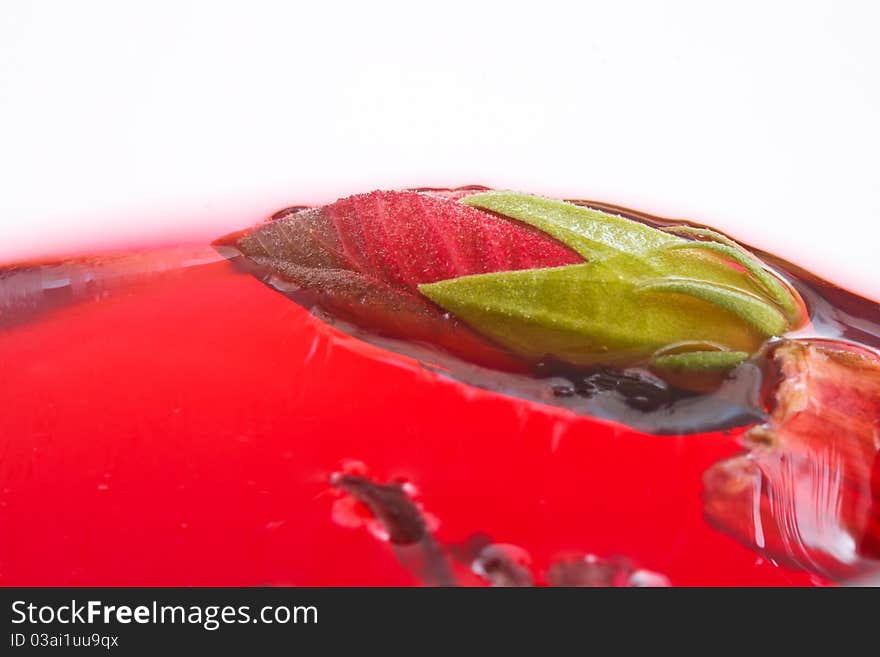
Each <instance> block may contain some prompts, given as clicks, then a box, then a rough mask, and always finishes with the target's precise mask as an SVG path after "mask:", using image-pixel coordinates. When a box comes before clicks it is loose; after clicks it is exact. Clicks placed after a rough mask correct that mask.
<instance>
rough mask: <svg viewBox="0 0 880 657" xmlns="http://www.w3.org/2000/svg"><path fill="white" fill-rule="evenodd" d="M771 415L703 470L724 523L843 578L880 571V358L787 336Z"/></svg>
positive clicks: (759, 545)
mask: <svg viewBox="0 0 880 657" xmlns="http://www.w3.org/2000/svg"><path fill="white" fill-rule="evenodd" d="M774 362H775V363H776V365H777V366H778V367H779V369H780V372H781V375H782V381H781V383H780V384H779V389H778V390H777V392H776V406H775V408H774V410H773V413H772V415H771V419H770V421H769V422H768V423H767V424H765V425H761V426H757V427H755V428H753V429H751V430H750V431H749V432H747V433H746V434H745V437H746V440H747V446H748V447H749V448H750V451H749V452H748V453H747V454H744V455H742V456H738V457H736V458H732V459H729V460H726V461H723V462H721V463H718V464H716V465H715V466H713V467H712V468H710V469H709V470H708V471H707V472H706V474H705V475H704V484H705V493H704V503H705V512H706V516H707V518H708V519H709V521H710V522H711V523H712V524H714V525H715V526H716V527H718V528H720V529H722V530H723V531H726V532H728V533H730V534H732V535H733V536H734V537H736V538H737V539H738V540H740V541H741V542H743V543H745V544H746V545H748V546H750V547H752V548H753V549H755V550H757V551H758V552H760V553H762V554H764V555H766V556H767V557H769V558H771V559H774V560H776V561H778V562H780V563H784V564H787V565H793V566H796V567H801V568H805V569H807V570H810V571H812V572H815V573H817V574H820V575H823V576H827V577H830V578H832V579H837V580H844V579H848V578H852V577H855V576H863V575H866V574H868V573H871V572H872V571H874V570H880V458H878V452H880V358H878V356H877V355H876V354H874V353H872V352H869V351H867V350H862V349H860V348H858V347H844V346H842V345H841V344H840V343H834V345H831V343H826V342H823V341H821V340H817V341H812V342H801V341H793V340H792V341H785V342H783V343H781V345H780V346H778V347H777V348H776V350H775V352H774Z"/></svg>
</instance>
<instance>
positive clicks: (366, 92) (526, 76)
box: [0, 0, 880, 297]
mask: <svg viewBox="0 0 880 657" xmlns="http://www.w3.org/2000/svg"><path fill="white" fill-rule="evenodd" d="M878 6H880V5H878V3H876V2H871V1H865V2H833V3H832V2H791V3H784V2H766V1H765V2H755V3H750V2H735V3H733V2H731V3H723V4H722V3H710V2H671V3H653V2H621V1H614V2H611V1H607V0H606V1H603V2H556V1H551V0H539V1H536V2H529V3H517V2H515V1H513V0H510V1H509V2H505V3H495V2H478V1H476V0H472V1H470V2H458V1H448V0H447V1H440V2H434V3H429V4H428V3H416V2H383V1H378V0H371V1H370V2H363V3H342V2H336V1H333V2H331V1H326V0H325V1H323V2H321V1H320V0H314V1H313V2H309V3H297V2H284V3H280V2H279V3H262V2H254V1H250V2H241V3H232V2H204V3H200V2H182V1H175V2H167V3H160V2H155V1H154V2H143V3H132V2H118V1H105V2H84V1H81V0H80V1H77V2H39V1H33V2H27V1H20V0H0V261H9V260H11V259H13V258H17V257H25V256H35V255H40V254H45V253H54V252H59V251H62V250H64V249H70V248H74V247H76V248H80V247H82V248H85V247H90V246H91V247H93V248H95V247H98V246H100V247H102V248H106V247H109V246H113V245H118V244H121V243H123V240H124V239H125V238H133V239H136V240H138V241H140V242H157V241H168V240H169V239H177V238H180V237H184V236H186V237H193V236H195V237H205V238H207V237H210V236H214V235H216V234H218V233H219V232H222V231H224V230H229V229H234V228H240V227H243V226H245V225H248V224H251V223H253V222H255V221H256V220H258V219H260V218H262V216H263V215H266V214H268V213H270V212H271V211H273V210H275V209H277V208H279V207H282V206H284V205H290V204H296V203H317V202H324V201H330V200H333V199H334V198H336V197H337V196H341V195H347V194H350V193H354V192H358V191H366V190H369V189H372V188H379V187H400V186H415V185H434V186H446V185H460V184H467V183H482V184H486V185H490V186H496V187H509V188H519V189H522V190H526V191H534V192H540V193H545V194H551V195H559V196H568V197H588V198H595V199H600V200H605V201H610V202H616V203H620V204H624V205H630V206H634V207H636V208H640V209H644V210H647V211H652V212H655V213H658V214H664V215H667V216H683V217H688V218H691V219H695V220H699V221H703V222H705V223H709V224H711V225H714V226H717V227H719V228H721V229H723V230H725V231H727V232H730V233H732V234H733V235H734V236H736V237H740V238H742V239H745V240H748V241H751V242H752V243H755V244H757V245H759V246H764V247H767V248H769V249H770V250H774V251H776V252H778V253H780V254H782V255H785V256H787V257H789V258H790V259H793V260H795V261H798V262H800V263H802V264H804V265H806V266H808V267H809V268H811V269H814V270H816V271H818V272H819V273H821V274H823V275H825V276H827V277H830V278H832V279H834V280H836V281H838V282H841V283H843V284H845V285H848V286H850V287H853V288H855V289H857V290H860V291H862V292H865V293H868V294H871V295H872V296H874V297H877V296H878V295H880V253H878V251H880V249H878V247H877V244H878V236H880V229H878V227H877V226H878V223H880V166H878V153H880V38H878V35H877V34H878V25H880V20H878V19H880V10H878V9H877V7H878Z"/></svg>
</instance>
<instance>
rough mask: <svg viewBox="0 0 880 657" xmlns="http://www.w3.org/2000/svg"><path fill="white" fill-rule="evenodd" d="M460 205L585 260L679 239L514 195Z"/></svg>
mask: <svg viewBox="0 0 880 657" xmlns="http://www.w3.org/2000/svg"><path fill="white" fill-rule="evenodd" d="M462 203H465V204H467V205H470V206H473V207H477V208H482V209H484V210H491V211H492V212H497V213H498V214H502V215H504V216H506V217H511V218H513V219H517V220H519V221H522V222H525V223H527V224H529V225H531V226H535V227H536V228H540V229H541V230H543V231H545V232H547V233H548V234H550V235H552V236H553V237H556V238H557V239H558V240H560V241H561V242H563V243H564V244H567V245H568V246H570V247H571V248H572V249H574V250H575V251H577V252H578V253H580V254H581V255H582V256H584V258H586V259H588V260H592V259H595V258H597V257H602V256H607V255H612V254H614V253H618V252H625V253H632V254H639V253H644V252H645V251H648V250H650V249H654V248H656V247H658V246H661V245H663V244H668V243H671V242H675V241H676V240H677V239H679V238H676V237H674V236H672V235H668V234H666V233H664V232H662V231H659V230H656V229H654V228H651V227H650V226H646V225H644V224H640V223H638V222H635V221H631V220H629V219H624V218H623V217H620V216H616V215H612V214H608V213H607V212H600V211H599V210H592V209H590V208H585V207H583V206H580V205H574V204H573V203H567V202H565V201H557V200H555V199H549V198H543V197H540V196H531V195H528V194H519V193H516V192H484V193H482V194H474V195H472V196H467V197H465V198H463V199H462Z"/></svg>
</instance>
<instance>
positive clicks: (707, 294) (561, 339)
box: [217, 192, 806, 379]
mask: <svg viewBox="0 0 880 657" xmlns="http://www.w3.org/2000/svg"><path fill="white" fill-rule="evenodd" d="M676 233H678V234H676ZM217 244H218V246H220V247H221V248H229V247H233V248H234V251H233V252H232V253H233V255H238V254H241V255H243V256H245V257H246V258H247V260H248V261H249V263H250V264H251V265H252V266H255V267H256V268H257V272H258V274H259V275H260V276H262V277H263V278H264V280H267V281H268V282H269V283H270V284H271V285H273V286H275V287H276V288H278V289H280V290H282V291H285V292H288V293H291V294H297V293H303V292H306V293H308V294H310V295H311V298H312V300H313V301H314V302H316V303H317V304H318V305H321V306H323V307H324V308H325V309H327V310H329V311H330V312H331V313H335V314H337V315H340V316H341V317H343V318H345V319H349V320H351V321H354V322H356V323H358V324H360V325H362V326H366V327H368V328H372V329H374V330H377V331H380V332H383V333H385V334H388V335H393V336H396V337H402V338H405V339H409V340H415V341H423V342H429V343H431V344H435V345H437V346H440V347H442V348H444V349H447V350H448V351H451V352H453V353H455V354H457V355H460V356H462V357H464V358H466V359H469V360H472V361H475V362H478V363H481V364H489V365H491V366H494V367H501V368H505V369H516V368H517V367H520V368H527V367H531V366H533V365H534V364H535V363H538V362H541V361H542V360H545V359H547V358H552V359H555V360H557V361H560V362H563V363H567V364H569V365H571V366H575V367H593V366H611V367H620V368H622V367H632V366H642V367H650V368H652V369H654V370H655V371H656V372H657V373H658V374H660V375H661V376H664V377H669V378H672V379H675V378H676V377H678V376H679V375H680V374H681V373H682V372H685V373H686V372H698V373H701V374H705V373H707V372H708V373H717V372H722V373H723V372H726V371H727V370H729V369H731V368H732V367H734V366H736V365H737V364H739V363H741V362H742V361H744V360H746V359H748V358H749V357H750V356H751V355H753V354H755V353H756V352H757V351H758V350H759V349H760V347H761V345H762V344H763V343H764V341H765V340H766V339H767V338H769V337H772V336H779V335H782V334H784V333H786V332H787V331H790V330H792V329H794V328H797V327H799V326H801V325H802V324H803V323H804V322H805V321H806V315H805V312H804V305H803V302H802V301H801V299H800V297H799V296H798V294H797V293H796V292H795V291H794V290H793V289H792V288H791V287H790V286H789V285H788V284H787V283H785V282H784V281H782V280H781V279H780V278H778V277H777V276H776V275H775V274H774V273H773V272H771V271H770V270H769V269H768V268H767V267H766V265H765V264H764V263H762V262H761V261H760V260H758V259H757V258H756V257H755V256H753V255H752V254H750V253H749V252H748V251H746V250H745V249H743V248H742V247H740V246H739V245H737V244H736V243H734V242H732V241H731V240H729V239H728V238H726V237H724V236H722V235H720V234H718V233H715V232H714V231H710V230H708V229H694V228H692V227H687V226H683V227H674V228H672V229H667V230H662V229H658V228H654V227H651V226H648V225H646V224H643V223H639V222H637V221H633V220H630V219H626V218H623V217H620V216H616V215H612V214H608V213H606V212H601V211H598V210H593V209H589V208H585V207H580V206H577V205H574V204H572V203H567V202H564V201H557V200H552V199H545V198H539V197H535V196H528V195H524V194H517V193H512V192H483V193H476V194H470V195H466V196H464V197H462V198H460V199H454V198H442V197H438V196H433V195H428V194H422V193H417V192H373V193H372V194H367V195H361V196H354V197H350V198H348V199H343V200H341V201H337V202H336V203H333V204H331V205H328V206H326V207H323V208H317V209H312V210H301V211H295V212H291V213H289V214H283V215H282V216H280V217H277V218H275V219H274V220H273V221H270V222H268V223H265V224H262V225H260V226H257V227H256V228H254V229H252V230H250V231H245V232H244V233H239V234H235V235H232V236H229V237H227V238H223V239H222V240H220V241H218V243H217Z"/></svg>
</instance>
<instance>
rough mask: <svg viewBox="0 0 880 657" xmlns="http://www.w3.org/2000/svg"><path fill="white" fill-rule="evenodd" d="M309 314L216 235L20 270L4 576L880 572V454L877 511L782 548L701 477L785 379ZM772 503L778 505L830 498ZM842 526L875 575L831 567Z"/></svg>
mask: <svg viewBox="0 0 880 657" xmlns="http://www.w3.org/2000/svg"><path fill="white" fill-rule="evenodd" d="M588 204H589V205H591V206H593V207H599V208H600V209H601V208H602V206H601V205H600V204H594V203H588ZM613 209H614V211H616V212H622V213H623V214H625V215H627V216H630V217H632V218H635V219H637V220H640V221H645V222H647V223H650V224H653V225H659V224H660V223H662V222H661V221H660V220H657V219H656V218H653V217H649V216H646V215H641V214H637V213H632V212H630V211H626V210H622V209H619V208H613ZM760 255H761V256H762V257H763V258H764V259H765V260H766V261H767V262H769V263H771V264H772V265H773V266H774V267H775V268H776V269H777V270H779V271H780V272H781V273H782V274H784V275H785V276H786V277H787V278H788V280H789V281H791V283H792V284H793V285H794V287H795V288H796V289H797V291H798V292H799V293H800V294H801V296H802V297H803V298H804V299H805V300H806V302H807V304H808V306H809V309H810V312H811V319H812V325H811V328H810V329H809V331H805V332H804V337H808V336H821V337H830V338H840V339H844V340H846V341H848V342H851V343H854V344H857V345H861V346H863V347H865V348H867V349H868V350H869V351H870V350H873V349H876V348H878V347H880V308H878V305H877V304H876V303H874V302H872V301H869V300H866V299H862V298H860V297H858V296H856V295H853V294H851V293H849V292H847V291H845V290H841V289H839V288H837V287H835V286H833V285H831V284H829V283H827V282H825V281H822V280H820V279H818V278H816V277H814V276H812V275H810V274H809V273H808V272H806V271H804V270H802V269H799V268H796V267H794V266H792V265H790V264H789V263H785V262H783V261H781V260H779V259H777V258H774V257H773V256H771V255H769V254H763V253H762V254H760ZM298 301H300V303H297V302H295V301H293V300H291V299H290V298H288V297H287V296H284V295H282V294H279V293H278V291H276V290H274V289H272V288H271V287H269V286H267V285H265V284H263V283H262V282H261V281H260V280H259V279H258V278H256V277H254V276H252V275H250V274H249V273H247V271H242V270H241V267H239V266H236V264H235V263H233V262H230V261H228V260H226V259H224V258H223V257H221V256H220V255H219V254H218V253H217V252H216V251H215V250H214V249H213V248H211V247H209V246H207V245H206V246H194V247H180V248H175V249H162V250H155V251H138V252H134V251H133V252H131V253H123V254H117V255H112V256H102V257H95V258H81V259H76V260H68V261H63V260H62V261H57V262H51V263H42V264H33V263H32V264H21V265H11V266H7V267H6V268H4V270H3V272H2V273H0V309H2V313H0V362H2V364H3V371H4V377H3V378H2V379H0V399H3V400H4V409H5V412H4V413H3V416H2V419H0V455H2V456H0V526H2V527H4V528H5V529H6V531H5V537H4V539H3V540H2V542H0V583H2V584H3V585H233V586H234V585H303V586H308V585H315V586H325V585H408V584H439V585H448V584H474V585H479V584H523V585H526V584H528V585H531V584H539V585H543V584H557V585H558V584H561V585H575V584H607V585H645V584H666V583H671V584H674V585H705V584H710V585H786V584H793V585H805V584H825V583H830V582H831V581H832V579H830V578H834V579H841V578H847V577H855V576H862V575H870V574H871V573H872V572H873V569H874V564H875V562H876V561H877V560H880V550H878V548H877V542H876V541H875V542H874V543H871V540H869V539H870V537H872V536H873V537H876V535H877V534H876V532H877V527H878V522H877V518H878V511H877V502H876V501H877V499H878V496H880V492H878V491H880V489H878V485H880V484H878V482H880V477H878V476H877V475H876V472H877V470H878V466H877V463H878V459H877V456H876V451H877V450H876V448H875V449H874V451H873V452H871V451H870V450H867V451H862V452H859V453H858V454H856V456H854V457H853V458H856V459H858V461H859V463H860V464H861V465H860V469H858V468H857V469H853V468H849V469H847V468H842V467H841V468H839V469H838V470H837V471H839V472H843V473H844V474H846V473H852V472H856V470H858V472H859V473H861V474H860V475H859V476H861V478H862V479H861V480H860V483H859V485H858V486H855V487H850V488H849V489H847V490H849V491H850V492H849V493H847V494H846V495H844V494H843V493H839V494H837V496H836V497H835V496H834V494H828V493H827V491H826V493H825V495H826V497H825V498H823V499H822V500H821V502H822V505H823V507H822V509H823V513H824V515H822V518H823V519H825V520H827V519H829V518H840V517H843V516H846V517H847V518H851V517H853V512H852V509H857V510H858V512H857V513H856V514H855V516H857V519H858V522H856V523H855V524H853V522H850V521H849V520H847V521H845V522H844V521H841V522H839V523H837V524H836V525H835V526H834V531H837V532H838V534H840V535H839V536H836V537H829V536H826V535H823V534H822V531H823V528H824V526H820V527H819V528H818V529H816V531H817V532H818V535H817V536H810V537H807V538H808V540H807V543H808V545H807V546H806V547H807V549H806V550H804V551H802V552H799V553H796V554H795V553H792V554H789V555H785V554H779V553H776V552H773V551H772V550H770V551H768V550H767V549H766V547H767V546H768V545H771V543H772V541H769V540H767V539H766V537H765V538H764V539H761V540H759V538H758V537H756V534H755V532H754V531H751V533H749V532H748V531H737V530H736V529H735V527H739V525H741V524H742V523H743V522H746V521H747V520H748V519H746V520H743V518H742V517H740V516H736V517H731V518H724V517H722V518H721V519H720V521H719V518H718V516H717V513H716V515H715V516H713V517H712V518H711V520H712V524H710V523H709V522H707V519H706V516H705V512H706V509H704V506H706V505H709V506H711V505H712V503H713V502H714V501H716V498H714V497H713V495H714V491H713V489H712V488H711V485H710V486H709V488H708V489H707V488H706V487H705V486H704V476H705V475H706V473H707V472H711V471H712V469H713V467H717V464H719V463H722V462H725V461H727V460H729V459H735V458H741V456H742V455H743V453H744V450H745V448H744V446H743V444H742V442H741V439H742V436H743V434H744V433H745V432H746V431H747V430H748V429H749V428H750V427H752V426H753V425H755V424H756V423H761V422H764V421H766V420H767V419H768V410H769V409H768V408H765V407H764V406H763V405H762V403H761V402H760V399H763V397H761V395H763V394H764V393H765V392H766V390H765V388H766V386H767V385H768V382H769V379H768V376H770V375H768V373H767V372H763V371H759V370H758V368H751V369H749V368H746V369H743V370H742V371H739V372H738V374H737V375H736V376H734V377H732V378H731V379H730V380H728V381H727V382H726V384H725V385H724V386H723V387H722V388H720V389H719V390H718V391H716V392H714V393H711V394H695V393H693V392H688V391H684V390H681V389H678V388H676V387H675V386H669V385H665V384H662V383H658V382H657V381H655V380H654V379H652V378H650V377H642V376H640V375H635V374H633V373H630V374H628V375H627V374H622V373H621V372H617V371H614V370H607V369H601V368H599V369H591V370H573V369H571V368H568V367H566V366H564V365H559V364H558V363H553V362H543V363H540V364H539V366H538V367H537V368H536V369H533V370H531V371H528V372H525V373H522V372H520V373H515V372H514V373H511V372H509V371H502V370H498V369H493V368H491V367H481V366H478V365H475V364H473V363H470V362H466V361H464V360H462V359H460V358H457V357H456V356H454V355H450V354H449V353H446V352H444V351H442V350H438V349H436V348H435V347H432V346H431V345H429V344H425V343H420V344H412V343H408V342H405V341H401V340H399V339H390V338H389V337H388V336H383V335H380V334H376V333H373V332H370V331H369V330H365V329H363V328H362V327H360V328H359V327H356V326H354V325H352V324H351V323H347V322H345V321H340V320H339V319H338V318H334V317H332V316H328V315H327V314H326V313H324V312H322V311H321V310H320V309H315V308H312V307H311V306H310V305H309V303H308V300H307V299H303V298H298ZM313 311H314V312H313ZM872 353H873V352H872ZM872 459H873V460H872ZM832 470H834V469H833V468H826V471H828V472H831V471H832ZM872 472H873V473H874V474H873V475H871V473H872ZM865 473H867V474H865ZM707 481H709V482H710V484H711V480H707ZM823 482H824V480H822V479H819V480H817V481H815V482H814V483H813V485H812V486H811V487H808V488H805V489H803V490H797V491H795V492H794V493H793V494H796V495H801V496H807V497H809V496H811V495H812V496H813V497H814V498H815V496H816V495H817V493H816V491H817V490H818V488H817V487H821V485H822V484H823ZM865 482H867V483H865ZM801 483H803V482H801ZM837 490H838V491H843V490H844V488H843V487H840V486H839V487H838V489H837ZM760 492H761V491H760V490H759V491H758V493H759V497H760ZM829 495H830V497H829ZM776 501H777V505H776V507H775V508H772V509H765V510H764V511H763V513H764V514H766V517H765V516H762V515H760V513H759V515H758V516H756V517H758V518H762V517H765V519H766V518H770V517H776V516H778V515H779V514H783V515H784V514H785V513H787V512H789V511H791V510H792V509H795V510H797V509H801V510H803V509H808V510H813V511H815V507H816V505H815V504H814V505H812V506H811V505H809V504H808V505H806V506H804V505H801V506H798V505H789V506H785V505H783V504H781V503H779V497H778V494H777V498H776ZM760 503H761V501H760V500H756V504H759V505H760ZM835 503H836V504H837V506H835ZM737 513H741V510H740V509H739V507H731V514H734V515H735V514H737ZM774 514H776V516H774ZM722 516H723V514H722ZM752 520H754V517H753V518H752ZM738 523H739V524H738ZM872 523H873V524H872ZM814 525H815V523H814ZM772 527H773V525H772V523H771V522H769V521H768V522H765V523H764V525H763V527H762V531H764V532H772V531H774V530H773V528H772ZM752 529H753V530H754V527H753V528H752ZM844 535H845V536H847V537H849V538H850V539H851V540H852V541H853V542H854V543H855V544H856V548H854V552H853V554H854V555H855V557H853V558H857V560H858V563H857V564H856V566H857V567H856V566H854V567H853V568H852V569H847V568H843V569H836V568H828V567H827V564H824V563H823V564H822V565H821V566H815V565H814V564H812V563H811V562H810V560H811V559H813V558H814V557H815V556H816V554H817V553H822V554H825V553H826V552H829V551H830V552H832V553H833V552H834V550H833V549H832V548H833V545H832V542H833V541H837V542H838V543H839V542H840V541H841V540H844V539H843V538H841V536H844ZM734 537H735V538H734ZM835 545H836V543H835ZM786 556H787V557H789V558H785V557H786ZM838 556H839V555H838ZM841 558H846V555H844V556H843V557H841ZM840 573H843V574H842V575H841V574H840Z"/></svg>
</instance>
